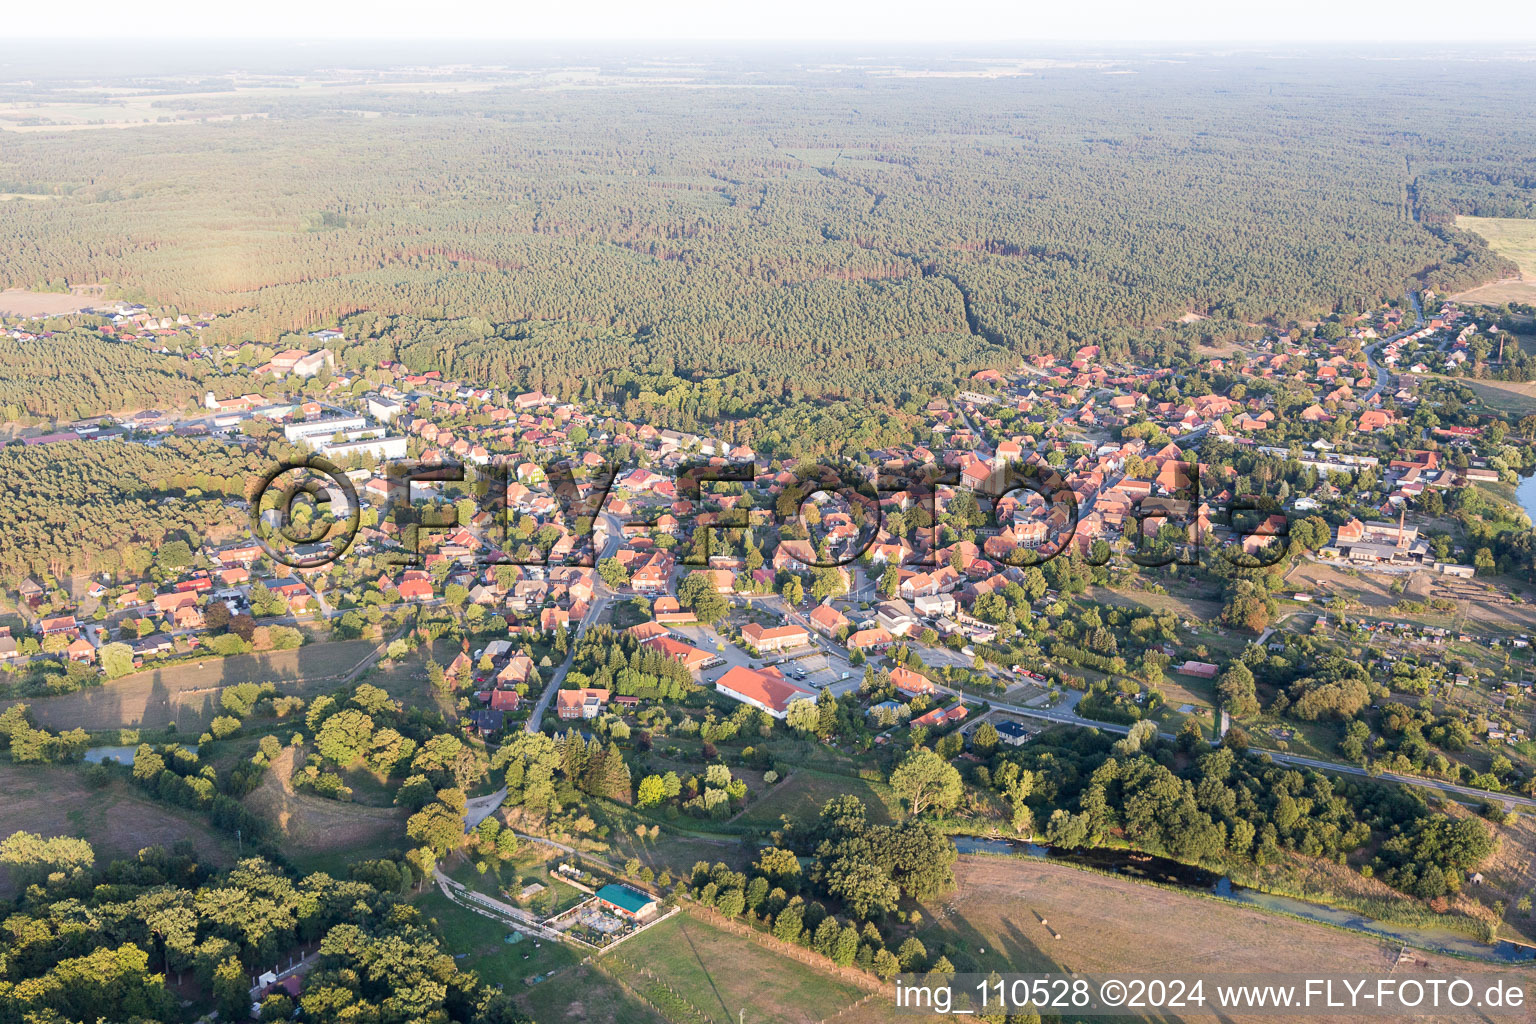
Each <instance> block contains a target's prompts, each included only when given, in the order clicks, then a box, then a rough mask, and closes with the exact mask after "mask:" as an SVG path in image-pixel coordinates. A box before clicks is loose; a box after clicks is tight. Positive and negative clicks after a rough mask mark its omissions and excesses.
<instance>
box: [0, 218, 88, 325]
mask: <svg viewBox="0 0 1536 1024" xmlns="http://www.w3.org/2000/svg"><path fill="white" fill-rule="evenodd" d="M0 198H3V199H4V201H7V202H15V201H18V200H21V199H23V198H32V197H21V196H16V195H14V194H11V193H6V194H4V196H3V197H0ZM37 198H46V197H37ZM96 301H100V300H97V299H93V298H90V297H88V296H79V295H71V294H70V293H69V292H29V291H23V290H22V289H20V288H7V289H5V290H4V291H0V314H4V315H6V316H57V315H58V314H60V313H73V312H75V311H76V310H79V309H83V308H85V307H86V306H89V305H90V304H91V303H92V302H96Z"/></svg>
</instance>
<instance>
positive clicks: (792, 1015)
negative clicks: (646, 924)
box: [604, 913, 865, 1024]
mask: <svg viewBox="0 0 1536 1024" xmlns="http://www.w3.org/2000/svg"><path fill="white" fill-rule="evenodd" d="M604 962H605V964H607V965H608V966H610V967H612V968H614V969H618V970H623V969H625V967H626V966H628V965H640V966H642V967H644V968H645V969H647V970H649V971H651V972H652V973H653V974H654V975H655V977H654V979H650V978H646V977H645V976H643V975H642V976H640V977H637V978H635V979H634V981H633V984H634V985H635V987H636V988H637V989H639V990H640V991H641V992H645V991H647V988H648V986H665V988H666V989H669V990H670V992H671V993H672V994H674V996H675V997H677V998H680V999H682V1000H685V1001H686V1002H687V1003H688V1004H691V1005H692V1006H693V1007H694V1008H695V1010H696V1012H697V1013H698V1014H699V1016H700V1017H702V1018H703V1019H705V1020H708V1021H711V1022H713V1024H736V1022H737V1020H738V1016H737V1015H738V1013H739V1012H740V1011H741V1010H742V1009H746V1010H747V1013H748V1015H749V1017H750V1018H751V1019H752V1020H755V1021H758V1022H760V1024H801V1022H804V1021H819V1020H824V1019H825V1018H827V1017H830V1016H832V1015H833V1014H836V1013H837V1012H838V1011H839V1010H842V1009H844V1008H845V1007H848V1006H850V1005H852V1004H853V1003H855V1002H857V1001H858V1000H860V999H862V998H863V997H864V995H865V993H864V991H863V990H861V989H860V988H858V987H857V986H856V985H853V984H850V983H848V982H845V981H841V980H839V979H837V978H835V977H833V976H831V975H830V974H823V973H821V972H819V971H817V970H815V969H814V968H811V967H808V966H806V965H804V964H801V963H800V962H798V961H796V960H792V959H790V958H788V957H786V956H782V955H780V954H779V953H776V952H774V951H772V950H770V949H766V948H764V947H763V946H760V945H758V944H757V943H756V942H753V941H752V940H751V939H748V938H746V937H743V936H739V935H735V934H733V933H731V932H728V931H725V930H724V929H722V928H720V927H718V926H716V925H713V924H710V923H708V922H705V921H701V920H699V919H698V918H695V917H693V916H692V915H690V914H687V913H682V914H677V915H675V916H674V917H672V918H670V919H668V920H666V921H663V922H662V923H660V924H658V925H655V926H654V927H651V928H648V929H646V930H645V931H643V932H641V933H640V934H638V935H636V936H635V937H634V938H632V939H629V940H627V941H626V942H624V943H623V944H622V945H620V946H619V947H618V948H617V949H615V950H614V951H613V952H611V953H609V954H607V956H605V957H604ZM653 1001H656V1000H653Z"/></svg>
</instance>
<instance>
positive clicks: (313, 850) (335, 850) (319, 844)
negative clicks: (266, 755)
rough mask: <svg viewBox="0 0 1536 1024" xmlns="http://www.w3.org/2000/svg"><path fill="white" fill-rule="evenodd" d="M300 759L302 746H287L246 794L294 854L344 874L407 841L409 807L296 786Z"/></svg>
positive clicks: (307, 863)
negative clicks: (348, 867)
mask: <svg viewBox="0 0 1536 1024" xmlns="http://www.w3.org/2000/svg"><path fill="white" fill-rule="evenodd" d="M298 761H299V751H297V750H296V749H294V748H293V747H287V748H284V750H283V752H282V754H280V755H279V756H278V758H277V759H276V760H275V761H273V762H272V770H271V771H269V772H268V773H267V775H266V778H265V779H263V780H262V783H261V787H260V788H259V789H257V790H256V792H254V793H252V794H251V795H250V796H248V797H246V798H245V805H246V806H247V807H249V808H250V809H251V810H252V811H254V812H255V813H257V814H259V815H261V816H262V817H263V818H265V819H266V820H268V821H270V822H271V823H272V824H273V825H274V826H276V828H277V831H278V835H279V836H280V837H281V838H280V839H279V842H280V844H281V845H282V847H283V848H284V850H285V851H287V853H288V854H289V856H291V857H293V858H294V859H295V860H297V861H299V862H301V863H303V864H304V866H305V867H306V868H309V869H312V870H326V871H331V872H333V873H335V872H338V871H339V872H340V873H342V874H345V869H346V865H347V864H348V863H349V862H351V861H353V860H357V859H362V858H366V857H377V856H382V855H384V854H385V853H386V852H387V851H389V850H391V849H394V848H396V847H399V846H403V845H405V843H406V839H405V819H406V814H405V812H404V811H402V810H397V809H395V808H392V807H366V806H363V805H362V804H354V803H342V802H340V801H338V800H327V799H325V798H323V797H318V796H314V795H312V794H309V793H300V792H297V791H296V790H294V788H293V785H292V783H291V782H290V779H291V778H292V776H293V770H294V766H295V765H296V764H297V763H298Z"/></svg>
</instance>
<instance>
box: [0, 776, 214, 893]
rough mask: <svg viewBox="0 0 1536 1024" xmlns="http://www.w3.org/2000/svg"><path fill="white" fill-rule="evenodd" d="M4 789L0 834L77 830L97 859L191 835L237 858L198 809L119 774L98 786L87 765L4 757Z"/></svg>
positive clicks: (1, 885) (202, 845) (210, 855)
mask: <svg viewBox="0 0 1536 1024" xmlns="http://www.w3.org/2000/svg"><path fill="white" fill-rule="evenodd" d="M0 793H3V794H4V797H3V798H0V837H4V836H8V835H10V834H12V833H13V832H35V833H37V834H38V835H41V836H75V837H77V838H80V839H84V840H86V841H88V842H89V843H90V844H91V846H92V847H93V848H94V849H95V850H96V859H97V862H98V863H102V862H105V861H108V860H112V859H114V858H119V857H132V856H134V855H135V854H137V853H138V852H139V851H140V850H142V849H144V848H145V847H148V846H171V845H172V844H174V843H177V842H180V841H181V840H187V841H190V842H192V843H195V844H196V845H197V848H198V851H199V853H200V854H201V855H202V856H203V857H205V858H207V860H208V862H209V863H212V864H215V865H218V866H227V865H229V864H232V863H234V861H235V856H236V851H235V844H234V843H233V842H228V841H226V840H225V839H224V837H223V836H221V835H218V834H216V833H214V832H212V831H211V830H210V829H209V827H208V824H207V822H206V821H204V820H203V819H202V818H200V817H198V816H197V815H196V814H194V813H192V812H191V811H187V810H183V809H181V808H178V807H171V806H168V805H166V804H162V803H158V802H156V801H154V800H151V799H149V798H148V797H146V796H142V795H141V794H140V793H138V792H137V791H136V790H135V789H134V788H133V787H132V786H131V785H129V784H128V783H126V782H122V781H120V780H113V781H112V782H111V783H109V784H108V785H107V786H106V787H105V788H101V789H98V788H94V787H92V786H90V785H89V784H87V782H86V778H85V770H84V769H83V768H78V767H62V766H54V765H13V764H9V763H4V762H0ZM8 895H10V891H9V879H7V878H5V877H4V871H3V869H0V897H3V896H8Z"/></svg>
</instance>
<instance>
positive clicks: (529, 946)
mask: <svg viewBox="0 0 1536 1024" xmlns="http://www.w3.org/2000/svg"><path fill="white" fill-rule="evenodd" d="M416 906H417V908H418V909H419V910H420V911H421V914H422V917H424V918H426V919H427V920H428V922H429V923H431V922H433V921H435V922H436V928H437V932H438V935H439V937H440V938H441V939H442V943H443V949H444V950H446V951H447V952H448V953H450V954H452V955H453V957H454V958H455V962H456V963H457V964H458V965H459V967H460V968H461V969H463V970H467V971H474V972H475V973H476V974H478V975H479V976H480V979H481V980H482V981H484V982H485V983H486V984H488V985H500V986H502V987H503V988H505V989H506V990H507V991H509V992H515V991H517V990H519V989H521V988H523V987H524V986H525V984H526V982H525V979H527V978H532V977H536V976H539V975H543V974H547V973H548V972H550V971H555V970H561V969H563V968H567V967H570V966H571V965H572V964H575V963H576V962H577V960H578V959H580V958H579V957H578V956H577V954H576V952H575V951H574V950H573V949H571V948H570V947H569V946H566V945H563V944H562V943H559V942H548V941H545V940H543V939H535V938H532V937H529V936H524V938H523V939H522V941H520V942H516V943H513V944H510V945H509V944H508V943H507V942H506V937H507V934H508V932H509V931H511V929H509V928H508V927H507V926H506V925H503V924H500V923H499V922H496V921H493V920H491V919H490V918H488V917H482V916H481V915H479V914H476V913H474V912H473V911H469V910H465V909H464V908H463V907H461V906H459V905H458V904H456V903H454V902H452V901H451V900H449V899H448V897H446V896H444V895H443V894H442V892H441V891H439V890H438V889H437V888H435V887H434V888H433V889H432V890H431V891H429V892H427V893H425V894H423V895H422V896H421V897H420V898H419V899H417V900H416ZM555 981H558V978H557V979H551V983H553V982H555ZM541 984H542V983H541Z"/></svg>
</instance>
